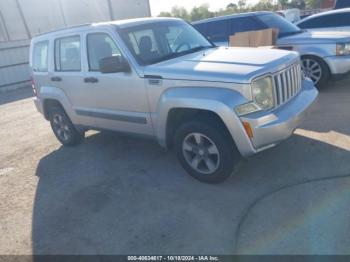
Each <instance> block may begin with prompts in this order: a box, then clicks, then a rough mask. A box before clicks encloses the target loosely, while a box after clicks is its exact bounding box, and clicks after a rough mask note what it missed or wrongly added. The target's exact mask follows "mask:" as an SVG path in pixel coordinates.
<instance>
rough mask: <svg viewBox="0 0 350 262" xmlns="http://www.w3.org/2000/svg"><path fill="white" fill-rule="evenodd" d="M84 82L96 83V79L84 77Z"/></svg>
mask: <svg viewBox="0 0 350 262" xmlns="http://www.w3.org/2000/svg"><path fill="white" fill-rule="evenodd" d="M84 82H85V83H97V82H98V79H97V78H96V77H85V78H84Z"/></svg>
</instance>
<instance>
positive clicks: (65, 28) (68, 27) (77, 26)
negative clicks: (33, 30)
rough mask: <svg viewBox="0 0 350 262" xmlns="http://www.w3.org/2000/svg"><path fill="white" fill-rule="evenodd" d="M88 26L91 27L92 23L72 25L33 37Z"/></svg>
mask: <svg viewBox="0 0 350 262" xmlns="http://www.w3.org/2000/svg"><path fill="white" fill-rule="evenodd" d="M89 25H92V23H85V24H78V25H72V26H67V27H61V28H58V29H55V30H52V31H47V32H44V33H40V34H36V35H34V36H33V37H36V36H41V35H46V34H49V33H54V32H59V31H64V30H69V29H73V28H79V27H84V26H89Z"/></svg>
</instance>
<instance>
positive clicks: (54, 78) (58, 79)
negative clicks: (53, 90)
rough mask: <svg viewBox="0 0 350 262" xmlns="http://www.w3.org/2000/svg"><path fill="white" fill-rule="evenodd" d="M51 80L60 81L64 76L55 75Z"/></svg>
mask: <svg viewBox="0 0 350 262" xmlns="http://www.w3.org/2000/svg"><path fill="white" fill-rule="evenodd" d="M51 81H55V82H60V81H62V78H61V77H59V76H53V77H51Z"/></svg>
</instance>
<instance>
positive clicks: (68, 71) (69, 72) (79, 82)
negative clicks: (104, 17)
mask: <svg viewBox="0 0 350 262" xmlns="http://www.w3.org/2000/svg"><path fill="white" fill-rule="evenodd" d="M53 49H54V50H53V53H54V59H53V60H54V61H53V62H54V65H53V72H52V73H51V75H50V82H51V85H52V86H55V87H58V88H60V89H61V90H63V92H64V93H65V95H66V96H67V97H68V99H69V102H70V103H71V105H72V108H73V111H74V113H75V115H74V117H75V118H76V119H74V122H75V124H81V125H86V126H91V127H94V126H96V124H95V121H94V118H93V117H90V116H83V115H79V114H77V112H78V110H79V109H80V108H86V109H91V108H94V107H95V99H94V97H93V95H92V93H91V92H90V90H88V89H86V88H85V84H84V72H83V63H82V59H81V57H82V37H81V34H80V33H76V34H71V35H62V36H57V37H55V39H54V48H53Z"/></svg>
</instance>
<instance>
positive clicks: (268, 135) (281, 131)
mask: <svg viewBox="0 0 350 262" xmlns="http://www.w3.org/2000/svg"><path fill="white" fill-rule="evenodd" d="M317 95H318V91H317V89H316V88H315V87H314V85H313V83H312V82H311V81H310V80H304V81H303V87H302V89H301V90H300V92H299V94H298V95H296V96H295V97H294V98H293V99H292V100H290V101H289V102H287V103H286V104H284V105H283V106H281V107H279V108H277V109H275V110H273V111H270V112H257V113H254V114H250V115H248V116H245V117H241V121H244V122H248V123H249V124H250V126H251V128H252V131H253V138H252V139H251V143H252V145H253V148H254V149H255V152H252V154H253V153H257V152H259V151H262V150H264V149H266V148H269V147H272V146H274V145H276V144H277V143H278V142H280V141H282V140H284V139H286V138H288V137H289V136H291V135H292V134H293V132H294V130H295V129H296V128H297V127H298V126H299V125H300V123H301V122H302V121H303V119H304V118H305V116H306V115H307V113H308V109H309V107H310V106H311V104H312V103H313V102H314V101H315V99H316V98H317Z"/></svg>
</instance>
